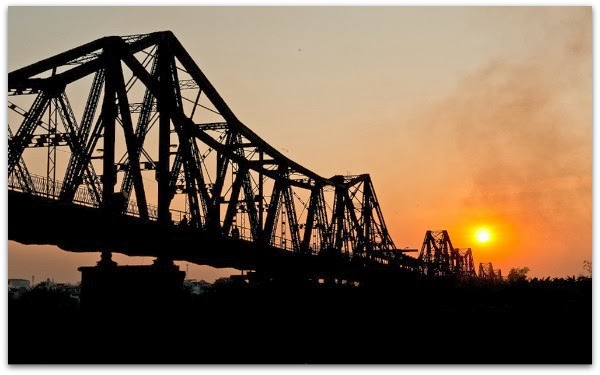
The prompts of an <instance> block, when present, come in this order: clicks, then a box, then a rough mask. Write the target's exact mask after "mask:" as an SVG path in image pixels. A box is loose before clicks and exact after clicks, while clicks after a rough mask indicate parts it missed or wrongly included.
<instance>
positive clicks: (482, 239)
mask: <svg viewBox="0 0 600 375" xmlns="http://www.w3.org/2000/svg"><path fill="white" fill-rule="evenodd" d="M475 238H476V239H477V242H479V243H486V242H489V241H490V240H491V239H492V234H491V233H490V231H489V229H487V228H479V229H477V231H476V232H475Z"/></svg>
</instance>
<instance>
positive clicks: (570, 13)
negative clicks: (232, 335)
mask: <svg viewBox="0 0 600 375" xmlns="http://www.w3.org/2000/svg"><path fill="white" fill-rule="evenodd" d="M7 19H8V32H7V34H8V35H7V48H8V51H7V68H8V71H12V70H14V69H17V68H20V67H23V66H25V65H28V64H31V63H33V62H36V61H38V60H41V59H42V58H45V57H48V56H51V55H53V54H56V53H60V52H62V51H65V50H67V49H69V48H73V47H76V46H78V45H81V44H83V43H86V42H89V41H91V40H94V39H97V38H100V37H103V36H106V35H129V34H141V33H148V32H153V31H159V30H171V31H173V32H174V33H175V35H176V36H177V38H178V39H179V40H180V41H181V43H182V44H183V46H184V47H185V48H186V49H187V50H188V52H189V53H190V55H191V56H192V57H193V58H194V59H195V60H196V62H197V63H198V65H199V66H200V68H201V69H202V70H203V71H204V73H205V74H206V75H207V77H208V78H209V80H210V81H211V82H212V84H213V85H214V86H215V87H216V89H217V90H218V91H219V93H220V94H221V96H222V97H223V98H224V99H225V101H226V102H227V103H228V104H229V106H230V108H231V109H232V110H233V111H234V113H235V114H236V115H237V117H238V118H239V119H241V120H242V121H243V122H244V123H245V124H246V125H247V126H249V127H250V128H251V129H253V130H254V131H255V132H256V133H257V134H259V135H260V136H261V137H262V138H263V139H265V140H266V141H268V142H269V143H270V144H271V145H273V146H274V147H275V148H277V149H278V150H280V151H282V152H283V153H284V154H286V155H287V156H288V157H290V158H291V159H294V160H295V161H297V162H299V163H301V164H302V165H304V166H306V167H308V168H310V169H312V170H314V171H315V172H317V173H319V174H321V175H323V176H331V175H334V174H358V173H370V175H371V177H372V179H373V182H374V185H375V189H376V192H377V196H378V198H379V201H380V203H381V206H382V210H383V214H384V216H385V219H386V223H387V226H388V228H389V230H390V232H391V235H392V238H393V239H394V242H395V243H396V245H397V246H398V247H406V246H408V247H411V248H420V247H421V243H422V241H423V237H424V234H425V231H426V230H428V229H432V230H438V229H447V230H448V231H449V234H450V237H451V238H452V241H453V243H454V245H455V246H456V247H461V248H463V247H471V248H472V249H473V253H474V258H475V262H476V264H478V263H479V262H493V264H494V267H495V268H501V269H502V271H503V273H504V274H507V273H508V271H509V270H510V268H511V267H523V266H527V267H529V268H530V269H531V272H530V276H538V277H545V276H551V277H555V276H556V277H564V276H567V275H577V274H580V273H583V272H584V271H583V267H582V265H583V261H584V260H591V259H592V9H591V7H471V8H469V7H427V8H425V7H315V8H310V7H280V8H278V7H257V8H252V7H224V8H210V7H160V8H148V7H141V8H131V7H120V8H110V7H106V8H95V7H85V8H84V7H50V8H43V7H9V9H8V16H7ZM480 226H486V227H488V228H490V230H491V232H492V236H493V237H492V240H491V241H490V243H488V244H479V243H477V242H476V240H475V237H474V232H475V230H476V228H478V227H480ZM98 259H99V255H98V254H96V253H94V254H73V253H68V252H64V251H62V250H59V249H58V248H55V247H51V246H24V245H20V244H17V243H14V242H9V243H8V277H9V278H12V277H15V278H16V277H18V278H27V279H30V278H31V276H32V275H35V277H36V281H39V280H42V279H45V278H54V279H55V280H56V281H68V282H76V281H78V280H79V273H78V272H77V267H78V266H81V265H91V264H94V263H95V262H96V261H97V260H98ZM115 259H116V260H117V261H118V262H119V263H121V264H142V263H144V264H150V263H151V261H152V260H151V259H147V258H146V259H131V258H129V259H128V258H125V257H121V256H115ZM180 265H182V269H185V263H180ZM228 273H229V272H227V271H214V270H208V269H207V268H206V267H196V266H193V265H190V275H189V277H192V278H199V279H200V278H204V279H206V280H214V278H216V277H218V276H221V275H225V274H228Z"/></svg>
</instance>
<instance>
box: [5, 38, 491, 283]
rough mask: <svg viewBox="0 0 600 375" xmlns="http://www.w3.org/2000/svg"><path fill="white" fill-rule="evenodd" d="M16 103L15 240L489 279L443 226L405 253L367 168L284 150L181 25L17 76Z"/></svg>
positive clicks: (11, 157)
mask: <svg viewBox="0 0 600 375" xmlns="http://www.w3.org/2000/svg"><path fill="white" fill-rule="evenodd" d="M8 99H9V100H8V108H9V114H8V120H9V126H8V128H9V129H8V131H9V134H8V138H9V139H8V144H9V147H8V188H9V196H8V197H9V199H8V201H9V220H10V225H9V231H8V234H9V239H10V240H15V241H18V242H21V243H26V244H32V243H37V244H53V245H57V246H59V247H60V248H62V249H64V250H68V251H75V252H84V251H101V252H103V254H104V255H105V256H106V255H107V254H108V256H109V254H110V253H111V252H119V253H123V254H126V255H130V256H155V257H157V258H159V259H165V260H169V261H170V260H184V261H189V262H193V263H197V264H206V265H210V266H215V267H234V268H238V269H257V268H259V267H262V266H265V267H266V265H271V266H272V268H281V269H282V270H285V271H283V272H290V270H299V272H303V273H307V272H308V273H311V272H312V273H321V274H323V273H328V272H329V273H338V274H339V273H345V274H346V276H347V277H348V278H352V276H351V275H350V274H351V273H352V272H357V270H358V271H360V270H362V269H365V267H369V268H374V269H395V270H400V271H407V272H418V273H422V274H425V275H443V274H448V273H460V274H464V275H475V271H474V266H473V259H472V254H471V251H470V249H469V250H466V251H464V252H463V251H461V250H458V249H457V250H455V249H454V248H453V247H452V245H451V242H450V241H449V237H448V235H447V232H445V231H444V233H445V234H439V233H441V232H431V231H429V232H427V235H426V238H425V241H424V244H423V248H422V249H421V253H420V256H419V258H413V257H411V256H409V255H407V254H406V252H407V250H405V249H398V248H396V246H395V244H394V242H393V241H392V238H391V237H390V234H389V231H388V229H387V227H386V224H385V221H384V217H383V214H382V211H381V207H380V205H379V202H378V200H377V196H376V194H375V189H374V186H373V182H372V180H371V178H370V176H369V175H368V174H361V175H355V176H345V175H336V176H332V177H329V178H326V177H323V176H321V175H319V174H317V173H315V172H313V171H312V170H310V169H308V168H306V167H304V166H302V165H300V164H298V163H297V162H295V161H293V160H290V159H289V158H287V157H286V156H284V155H283V154H282V153H281V152H279V151H277V150H276V149H275V148H274V147H272V146H271V145H269V144H268V143H267V142H266V141H264V140H263V139H262V138H260V137H259V136H258V135H257V134H255V133H254V132H253V131H252V130H251V129H250V128H248V127H247V126H246V125H244V124H243V123H242V122H241V121H240V120H239V119H238V118H237V117H236V116H235V115H234V113H233V112H232V110H231V109H230V108H229V107H228V105H227V104H226V103H225V101H224V100H223V98H222V97H221V96H220V95H219V93H218V92H217V90H216V89H215V88H214V86H213V85H212V84H211V83H210V81H209V80H208V79H207V78H206V76H205V75H204V73H203V72H202V70H200V68H199V67H198V65H197V64H196V63H195V62H194V60H193V59H192V57H191V56H190V55H189V54H188V52H187V51H186V50H185V49H184V48H183V46H182V45H181V44H180V42H179V41H178V40H177V38H176V37H175V36H174V35H173V33H171V32H168V31H167V32H156V33H151V34H144V35H132V36H125V37H118V36H110V37H104V38H101V39H98V40H95V41H93V42H90V43H87V44H85V45H82V46H80V47H77V48H74V49H71V50H69V51H66V52H63V53H60V54H57V55H55V56H52V57H50V58H47V59H44V60H42V61H39V62H36V63H34V64H31V65H29V66H26V67H23V68H21V69H17V70H15V71H12V72H10V73H9V74H8ZM11 125H12V126H14V128H11ZM13 130H14V131H13ZM440 235H441V236H442V237H439V236H440ZM428 236H429V237H428ZM444 236H445V237H444ZM440 240H441V241H440ZM448 243H450V245H449V246H448ZM413 251H416V250H413ZM488 268H489V267H488ZM482 270H483V268H482ZM480 272H482V271H480ZM483 272H485V270H484V271H483Z"/></svg>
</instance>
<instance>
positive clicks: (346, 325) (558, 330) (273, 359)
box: [8, 279, 592, 364]
mask: <svg viewBox="0 0 600 375" xmlns="http://www.w3.org/2000/svg"><path fill="white" fill-rule="evenodd" d="M449 285H450V284H446V283H439V284H437V285H433V284H431V283H428V284H427V285H425V284H420V285H409V286H403V287H393V288H392V287H382V286H380V287H371V288H368V289H361V288H349V287H343V286H341V287H323V286H316V287H299V286H290V285H288V286H279V287H274V286H263V287H256V288H248V287H246V288H232V287H230V288H225V289H220V290H216V291H214V292H212V293H208V294H205V295H202V296H190V295H186V296H182V297H181V298H180V299H179V300H178V301H176V302H173V303H160V304H154V305H152V304H150V303H148V304H146V305H144V303H143V302H139V301H135V300H134V299H132V300H129V301H119V302H118V303H117V305H118V306H107V308H106V309H105V310H104V311H100V310H99V309H97V308H95V309H94V310H95V311H86V309H85V308H84V309H82V308H81V307H80V306H79V304H77V303H75V302H74V301H73V300H71V299H69V298H68V297H66V296H60V295H53V294H52V293H49V292H46V293H42V292H38V294H37V295H34V294H35V293H30V295H29V296H24V297H23V298H20V299H19V300H9V304H8V308H9V314H8V316H9V322H8V333H9V337H8V362H9V363H10V364H25V363H27V364H34V363H42V364H51V363H60V364H154V363H157V364H238V363H241V364H254V363H258V364H302V363H314V364H591V363H592V285H591V279H584V280H559V281H547V282H538V283H532V282H529V283H521V284H502V285H496V286H492V285H462V286H456V285H454V286H449ZM132 301H135V302H132Z"/></svg>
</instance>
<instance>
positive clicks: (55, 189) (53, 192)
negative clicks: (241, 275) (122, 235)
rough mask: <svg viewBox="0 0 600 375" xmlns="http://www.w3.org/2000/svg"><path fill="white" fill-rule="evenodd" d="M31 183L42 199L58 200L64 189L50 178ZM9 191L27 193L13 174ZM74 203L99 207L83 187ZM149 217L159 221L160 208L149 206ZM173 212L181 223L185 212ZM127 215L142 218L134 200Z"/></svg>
mask: <svg viewBox="0 0 600 375" xmlns="http://www.w3.org/2000/svg"><path fill="white" fill-rule="evenodd" d="M31 183H32V184H33V186H30V187H31V188H33V191H34V194H35V195H37V196H40V197H45V198H48V199H52V200H58V197H59V194H60V191H61V189H62V187H63V183H62V182H61V181H57V180H53V179H50V178H46V177H43V176H38V175H31ZM8 189H9V190H14V191H21V192H26V191H25V189H23V187H22V182H21V181H20V180H19V178H18V176H17V175H16V174H15V173H13V174H11V175H10V176H9V177H8ZM73 203H74V204H77V205H80V206H87V207H97V204H95V203H94V200H93V199H92V196H91V194H90V192H89V190H88V189H86V188H85V187H83V186H80V187H79V188H78V189H77V190H76V191H75V196H74V197H73ZM147 206H148V217H149V218H150V220H154V221H156V220H157V219H158V207H157V206H155V205H152V204H148V205H147ZM169 211H170V212H171V218H172V220H173V222H174V223H179V222H180V221H181V220H182V219H183V216H184V215H186V212H185V211H181V210H174V209H171V210H169ZM125 214H126V215H128V216H133V217H140V213H139V209H138V206H137V202H136V201H134V200H130V201H129V203H128V205H127V209H126V210H125Z"/></svg>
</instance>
